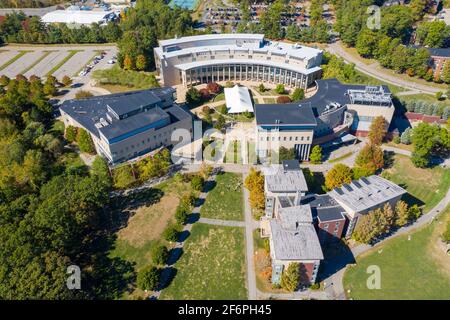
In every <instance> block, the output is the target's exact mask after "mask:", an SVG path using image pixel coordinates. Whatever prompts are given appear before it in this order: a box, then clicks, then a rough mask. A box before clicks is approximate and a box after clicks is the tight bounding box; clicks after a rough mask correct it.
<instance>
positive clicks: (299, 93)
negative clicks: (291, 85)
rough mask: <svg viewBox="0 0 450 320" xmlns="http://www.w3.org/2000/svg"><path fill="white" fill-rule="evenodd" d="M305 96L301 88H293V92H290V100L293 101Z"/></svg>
mask: <svg viewBox="0 0 450 320" xmlns="http://www.w3.org/2000/svg"><path fill="white" fill-rule="evenodd" d="M304 98H305V90H303V89H302V88H295V90H294V92H293V93H292V96H291V100H292V101H293V102H297V101H301V100H303V99H304Z"/></svg>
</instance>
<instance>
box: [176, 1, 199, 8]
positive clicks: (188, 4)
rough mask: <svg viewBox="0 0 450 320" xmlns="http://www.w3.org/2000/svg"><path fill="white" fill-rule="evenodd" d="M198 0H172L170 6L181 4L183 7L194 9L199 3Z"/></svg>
mask: <svg viewBox="0 0 450 320" xmlns="http://www.w3.org/2000/svg"><path fill="white" fill-rule="evenodd" d="M197 2H198V0H172V1H170V4H169V5H170V6H171V7H174V6H179V7H180V8H183V9H189V10H193V9H194V8H195V5H196V4H197Z"/></svg>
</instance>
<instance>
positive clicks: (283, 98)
mask: <svg viewBox="0 0 450 320" xmlns="http://www.w3.org/2000/svg"><path fill="white" fill-rule="evenodd" d="M289 102H292V100H291V98H289V97H288V96H279V97H278V98H277V103H289Z"/></svg>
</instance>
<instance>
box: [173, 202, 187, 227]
mask: <svg viewBox="0 0 450 320" xmlns="http://www.w3.org/2000/svg"><path fill="white" fill-rule="evenodd" d="M188 210H189V209H188V208H187V206H186V205H184V204H180V205H178V207H177V210H176V211H175V220H176V221H177V223H178V224H185V223H186V221H187V219H188V216H189V212H188Z"/></svg>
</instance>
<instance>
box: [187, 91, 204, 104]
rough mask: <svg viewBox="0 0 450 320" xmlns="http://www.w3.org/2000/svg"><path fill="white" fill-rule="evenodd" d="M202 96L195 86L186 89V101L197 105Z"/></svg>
mask: <svg viewBox="0 0 450 320" xmlns="http://www.w3.org/2000/svg"><path fill="white" fill-rule="evenodd" d="M201 100H202V97H201V95H200V92H199V91H198V90H197V89H196V88H195V87H190V88H189V89H188V90H187V91H186V102H187V103H188V104H189V105H197V104H199V103H200V102H201Z"/></svg>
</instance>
